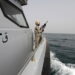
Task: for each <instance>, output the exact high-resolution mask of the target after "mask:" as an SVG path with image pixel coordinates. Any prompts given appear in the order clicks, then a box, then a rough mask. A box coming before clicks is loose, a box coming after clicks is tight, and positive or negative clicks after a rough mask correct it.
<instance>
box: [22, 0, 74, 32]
mask: <svg viewBox="0 0 75 75" xmlns="http://www.w3.org/2000/svg"><path fill="white" fill-rule="evenodd" d="M23 9H24V12H25V15H26V18H27V21H28V23H29V25H30V28H31V29H32V30H33V28H34V27H35V20H37V19H38V20H40V22H41V25H42V24H43V23H44V22H45V21H47V20H48V24H47V27H46V29H45V32H48V33H75V0H28V5H27V6H24V7H23Z"/></svg>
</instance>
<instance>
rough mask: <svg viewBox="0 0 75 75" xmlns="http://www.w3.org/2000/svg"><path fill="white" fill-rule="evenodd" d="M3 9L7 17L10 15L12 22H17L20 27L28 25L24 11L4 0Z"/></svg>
mask: <svg viewBox="0 0 75 75" xmlns="http://www.w3.org/2000/svg"><path fill="white" fill-rule="evenodd" d="M1 5H2V9H3V11H4V14H5V15H6V17H8V18H9V19H10V20H11V21H12V22H14V23H16V24H17V25H19V26H20V27H27V26H28V25H27V21H26V18H25V16H24V14H23V12H22V11H21V10H20V9H19V8H17V7H16V6H14V5H12V4H10V3H8V2H7V1H4V0H3V2H2V3H1Z"/></svg>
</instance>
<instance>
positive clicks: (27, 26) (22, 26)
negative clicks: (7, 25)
mask: <svg viewBox="0 0 75 75" xmlns="http://www.w3.org/2000/svg"><path fill="white" fill-rule="evenodd" d="M4 1H5V2H7V3H8V4H9V5H11V6H13V7H14V8H16V9H17V10H19V11H20V12H21V13H22V15H23V18H24V21H25V22H26V26H24V25H20V24H18V23H17V22H16V21H14V20H12V19H11V18H10V17H8V16H7V14H6V13H5V11H4V9H3V7H2V4H1V3H0V6H1V10H2V12H3V14H4V16H5V17H6V18H8V19H9V20H10V21H12V22H13V23H15V24H16V25H17V26H19V27H21V28H29V25H28V22H27V20H26V17H25V15H24V13H23V11H22V10H21V9H20V8H18V7H17V6H16V5H14V4H13V3H11V2H10V1H8V0H7V1H6V0H4Z"/></svg>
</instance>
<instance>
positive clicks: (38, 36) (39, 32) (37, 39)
mask: <svg viewBox="0 0 75 75" xmlns="http://www.w3.org/2000/svg"><path fill="white" fill-rule="evenodd" d="M47 22H48V21H47ZM47 22H46V23H44V25H42V26H41V27H39V26H40V22H39V21H36V22H35V25H36V27H35V48H37V47H38V45H39V43H40V42H41V40H42V32H43V31H44V28H45V27H46V24H47Z"/></svg>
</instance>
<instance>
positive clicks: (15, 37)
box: [0, 0, 47, 75]
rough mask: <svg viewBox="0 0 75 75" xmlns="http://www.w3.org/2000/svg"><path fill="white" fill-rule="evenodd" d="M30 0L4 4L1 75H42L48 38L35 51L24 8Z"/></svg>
mask: <svg viewBox="0 0 75 75" xmlns="http://www.w3.org/2000/svg"><path fill="white" fill-rule="evenodd" d="M24 5H27V0H0V75H41V74H42V69H43V64H44V58H45V53H46V45H47V44H46V38H45V37H43V38H42V41H41V43H40V44H39V46H38V47H37V48H34V41H33V40H34V39H33V34H34V33H33V32H32V30H31V29H30V27H29V24H28V22H27V20H26V17H25V15H24V12H23V10H22V6H24Z"/></svg>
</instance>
